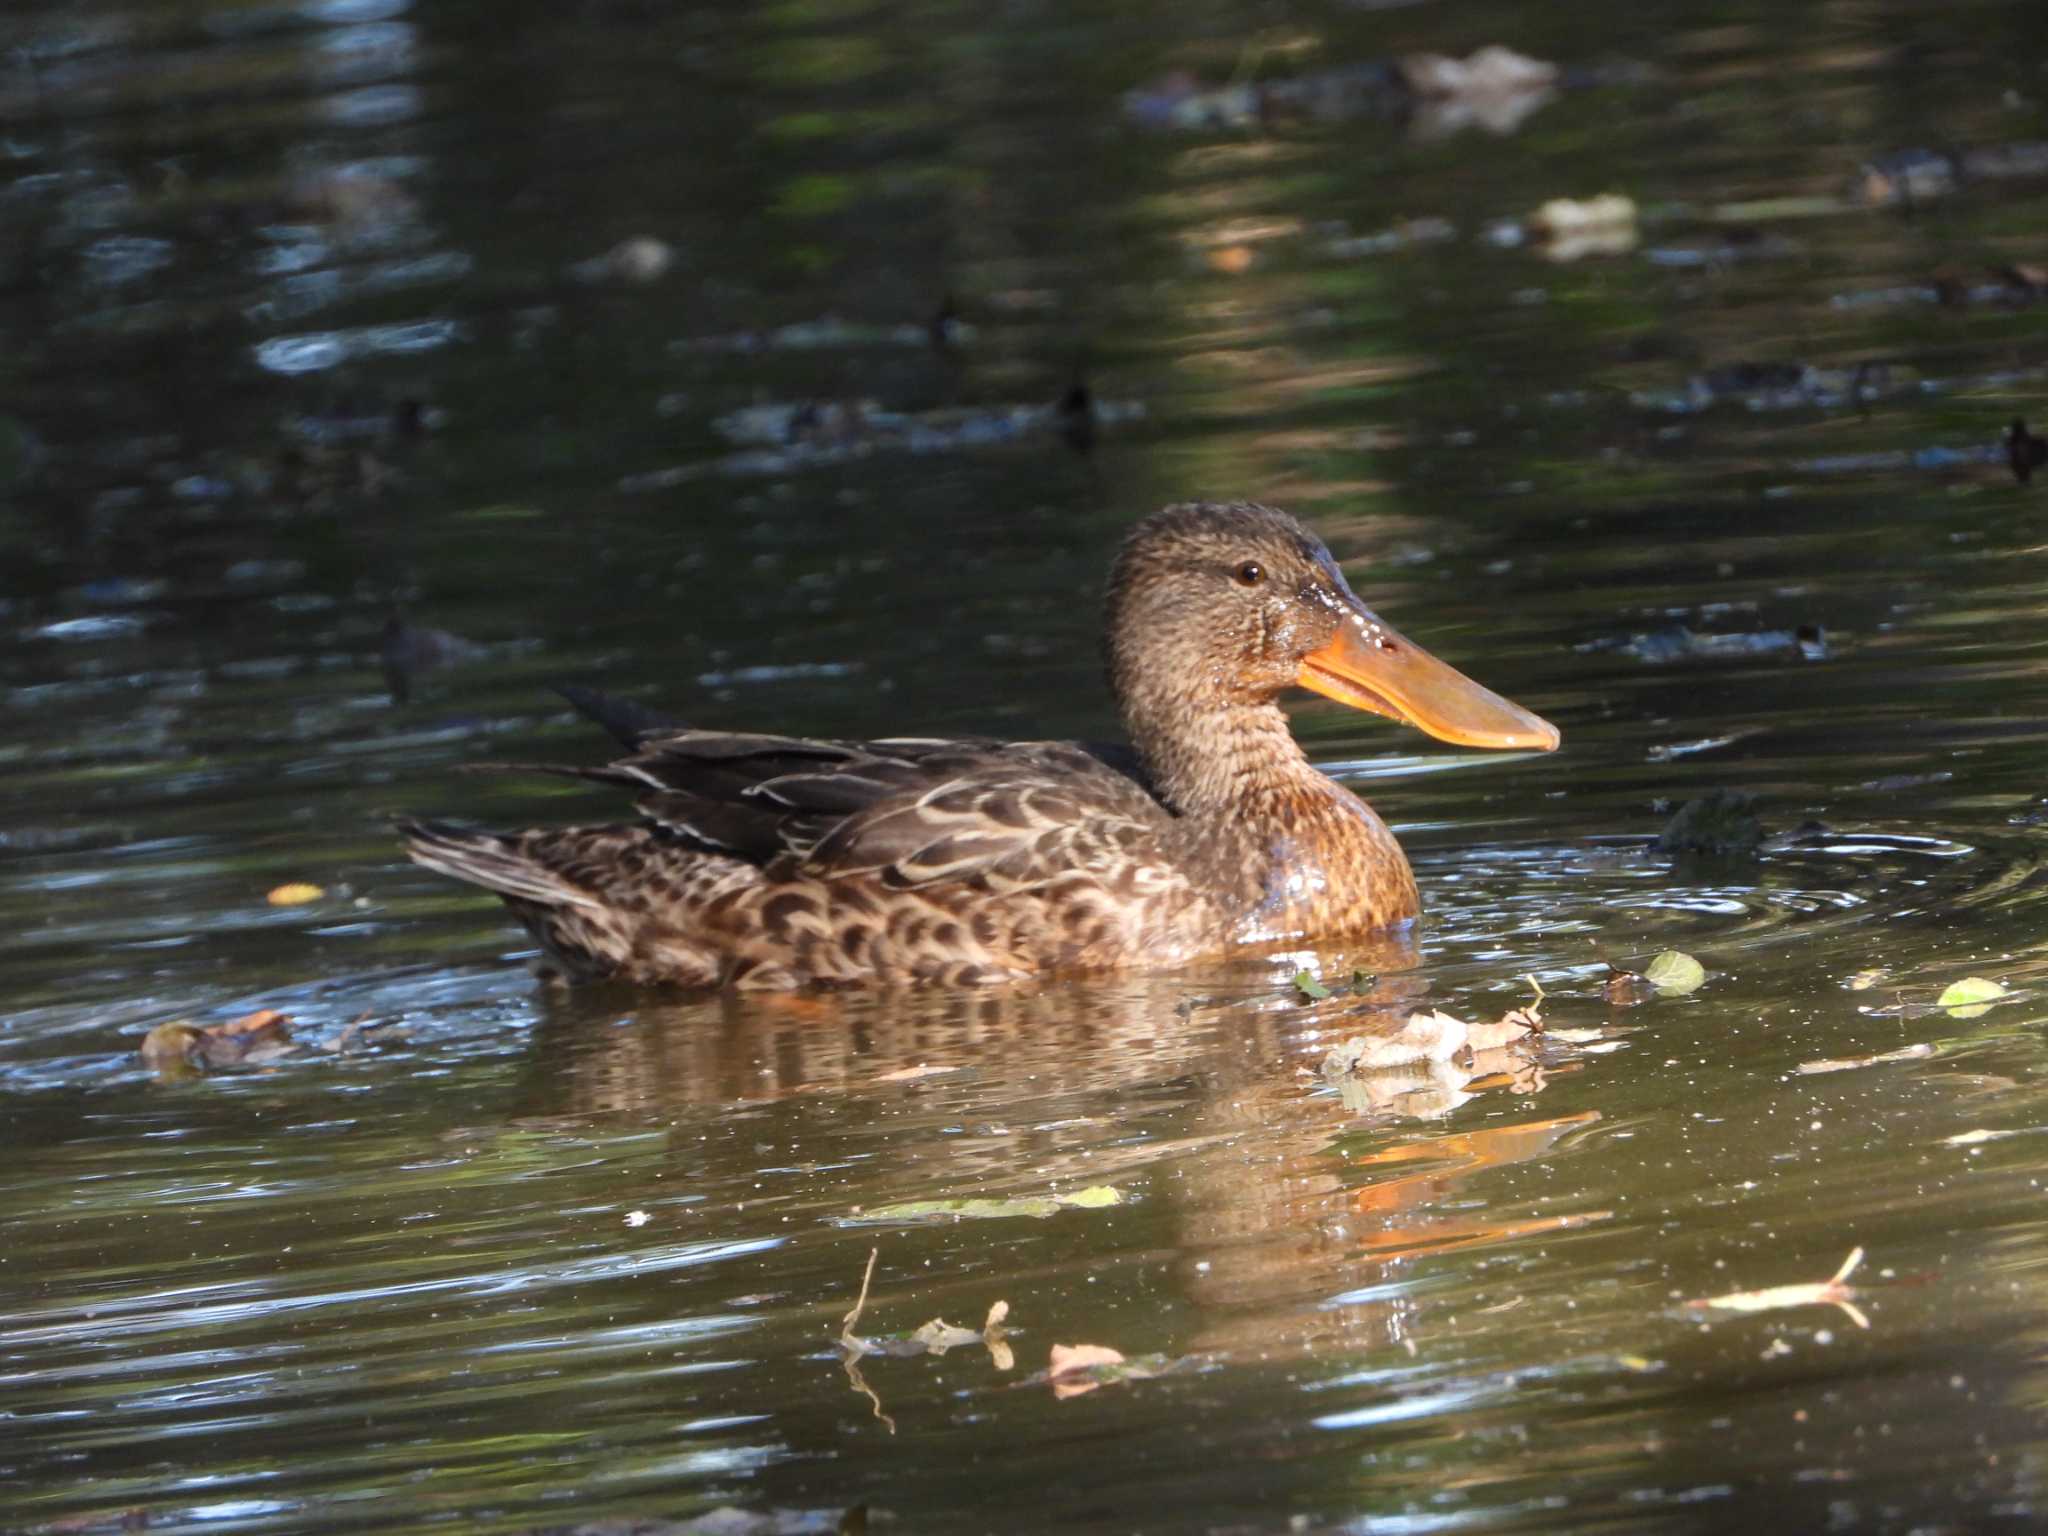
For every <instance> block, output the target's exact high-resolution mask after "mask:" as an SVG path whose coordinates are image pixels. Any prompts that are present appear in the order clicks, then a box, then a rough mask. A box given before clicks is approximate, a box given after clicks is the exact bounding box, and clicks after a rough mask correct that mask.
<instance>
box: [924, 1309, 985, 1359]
mask: <svg viewBox="0 0 2048 1536" xmlns="http://www.w3.org/2000/svg"><path fill="white" fill-rule="evenodd" d="M910 1342H911V1343H913V1344H916V1345H919V1346H920V1347H922V1348H923V1350H924V1351H925V1353H926V1354H931V1355H943V1354H944V1353H945V1352H946V1351H947V1350H949V1349H952V1348H954V1347H955V1346H957V1345H961V1344H979V1343H980V1342H981V1335H980V1334H978V1333H976V1332H975V1331H974V1330H973V1329H972V1328H959V1327H955V1326H954V1325H953V1324H952V1323H949V1322H947V1321H946V1320H945V1319H944V1318H943V1317H935V1318H933V1319H932V1320H931V1321H930V1322H928V1323H925V1324H923V1325H922V1326H921V1327H919V1328H918V1329H917V1331H916V1332H915V1333H913V1334H911V1336H910Z"/></svg>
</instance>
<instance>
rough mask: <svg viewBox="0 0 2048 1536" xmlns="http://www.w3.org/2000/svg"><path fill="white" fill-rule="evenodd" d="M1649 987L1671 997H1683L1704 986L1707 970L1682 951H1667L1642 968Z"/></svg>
mask: <svg viewBox="0 0 2048 1536" xmlns="http://www.w3.org/2000/svg"><path fill="white" fill-rule="evenodd" d="M1643 975H1644V976H1645V977H1646V978H1648V980H1649V983H1650V985H1651V986H1653V987H1655V988H1656V989H1657V990H1658V991H1659V992H1663V993H1665V994H1667V995H1669V996H1671V997H1683V996H1685V994H1686V993H1688V992H1697V991H1699V989H1700V988H1701V987H1702V986H1703V985H1705V983H1706V980H1707V968H1706V967H1705V966H1703V965H1701V964H1700V963H1699V961H1697V960H1695V959H1693V957H1692V956H1691V955H1688V954H1686V953H1685V952H1684V951H1682V950H1676V949H1667V950H1665V951H1664V953H1663V954H1661V955H1659V956H1658V957H1657V958H1656V959H1654V960H1652V961H1651V962H1650V963H1649V964H1648V965H1646V966H1644V967H1643Z"/></svg>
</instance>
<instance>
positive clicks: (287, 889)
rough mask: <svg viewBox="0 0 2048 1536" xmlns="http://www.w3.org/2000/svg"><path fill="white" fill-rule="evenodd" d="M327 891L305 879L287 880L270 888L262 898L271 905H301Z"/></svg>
mask: <svg viewBox="0 0 2048 1536" xmlns="http://www.w3.org/2000/svg"><path fill="white" fill-rule="evenodd" d="M326 894H327V893H326V892H325V891H323V890H322V889H321V888H320V887H319V886H317V885H314V884H312V883H311V882H310V881H306V880H288V881H286V882H285V883H284V884H283V885H279V886H274V887H272V888H271V891H270V894H269V895H267V896H265V897H264V898H263V899H264V900H265V901H267V902H269V903H270V904H271V905H272V906H273V907H303V906H304V905H305V904H306V903H307V902H309V901H318V900H319V899H320V898H321V897H322V896H325V895H326Z"/></svg>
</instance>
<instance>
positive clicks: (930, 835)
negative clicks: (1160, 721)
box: [801, 742, 1173, 894]
mask: <svg viewBox="0 0 2048 1536" xmlns="http://www.w3.org/2000/svg"><path fill="white" fill-rule="evenodd" d="M1121 755H1122V754H1120V753H1119V752H1117V751H1115V750H1105V749H1100V748H1093V747H1089V746H1085V745H1083V744H1081V743H1078V742H1010V743H1005V744H1003V745H1000V746H996V745H991V746H989V747H986V748H984V749H982V750H981V752H980V753H979V755H978V756H977V757H975V758H974V759H973V760H972V761H965V762H947V763H945V764H943V766H944V767H945V768H947V769H950V770H951V771H949V772H945V773H943V774H938V773H934V774H931V775H929V776H927V778H926V779H925V782H923V783H922V784H921V785H909V786H905V787H903V788H900V789H896V790H894V791H893V792H891V793H888V794H884V795H881V796H878V797H877V798H876V799H875V800H874V801H873V802H872V803H870V804H868V805H865V806H863V807H861V808H859V809H858V810H854V811H851V812H849V813H848V814H846V815H845V816H843V817H841V819H840V820H839V821H838V822H837V823H835V824H834V825H833V826H832V827H831V828H830V829H829V830H828V831H827V832H826V833H825V834H824V835H823V836H822V837H820V838H819V839H818V840H817V841H816V843H814V844H813V845H812V847H811V848H810V850H809V852H808V853H807V854H806V855H805V856H804V857H803V860H802V864H801V869H802V871H803V873H805V874H808V875H814V876H819V877H824V878H838V877H847V876H869V877H872V878H877V879H880V880H881V881H882V882H883V883H884V884H886V885H891V886H897V887H907V886H918V885H928V884H931V883H933V882H937V881H970V882H975V883H979V884H984V885H987V886H991V887H994V888H998V889H1004V890H1022V889H1026V888H1030V887H1034V886H1041V885H1045V884H1048V883H1050V882H1052V881H1054V880H1057V879H1060V878H1062V877H1066V876H1076V875H1079V876H1087V877H1091V878H1093V879H1096V880H1098V881H1099V882H1101V883H1103V884H1105V885H1110V886H1121V885H1123V884H1126V883H1129V884H1131V885H1132V891H1131V892H1130V894H1138V891H1137V886H1139V885H1143V884H1146V883H1147V882H1148V881H1152V880H1154V879H1155V878H1163V871H1162V870H1161V869H1160V867H1159V865H1160V849H1161V840H1162V836H1163V834H1164V833H1165V832H1166V831H1167V830H1168V828H1169V827H1170V825H1171V823H1172V820H1173V818H1172V816H1171V813H1169V812H1168V811H1167V810H1166V808H1165V806H1163V805H1162V804H1161V803H1160V801H1159V800H1158V798H1157V797H1156V796H1155V795H1154V794H1153V793H1152V791H1151V790H1150V789H1149V788H1148V787H1147V786H1146V785H1145V783H1144V782H1143V781H1142V780H1141V779H1139V778H1138V777H1136V776H1135V775H1134V774H1133V773H1131V772H1127V771H1124V770H1123V769H1122V768H1120V767H1119V766H1118V758H1119V756H1121ZM931 766H932V767H933V768H938V767H940V766H942V765H941V764H940V763H939V762H937V761H934V762H933V763H932V764H931ZM1148 872H1149V873H1148Z"/></svg>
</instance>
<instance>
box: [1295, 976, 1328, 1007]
mask: <svg viewBox="0 0 2048 1536" xmlns="http://www.w3.org/2000/svg"><path fill="white" fill-rule="evenodd" d="M1294 990H1295V991H1297V992H1299V993H1300V994H1301V995H1302V996H1303V997H1305V998H1307V999H1308V1000H1309V1001H1310V1002H1312V1003H1320V1002H1321V1001H1322V1000H1323V999H1324V998H1326V997H1328V996H1329V995H1330V989H1329V988H1328V987H1326V986H1324V985H1323V984H1322V983H1321V982H1320V981H1317V980H1316V978H1315V975H1314V973H1312V972H1310V971H1308V970H1299V971H1296V972H1295V973H1294Z"/></svg>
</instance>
